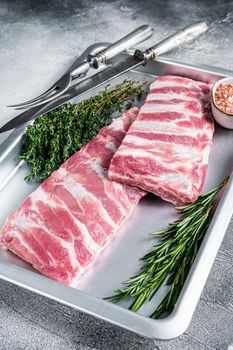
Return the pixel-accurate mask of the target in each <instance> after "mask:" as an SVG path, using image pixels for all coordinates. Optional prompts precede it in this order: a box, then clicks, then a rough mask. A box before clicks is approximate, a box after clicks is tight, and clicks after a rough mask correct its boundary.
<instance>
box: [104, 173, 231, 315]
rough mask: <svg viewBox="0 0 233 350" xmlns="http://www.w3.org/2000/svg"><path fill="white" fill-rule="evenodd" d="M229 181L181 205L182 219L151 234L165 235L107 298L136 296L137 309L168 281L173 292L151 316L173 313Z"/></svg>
mask: <svg viewBox="0 0 233 350" xmlns="http://www.w3.org/2000/svg"><path fill="white" fill-rule="evenodd" d="M227 181H228V178H227V179H226V180H224V181H223V182H222V183H221V184H220V185H219V186H218V187H216V188H214V189H213V190H211V191H209V192H208V193H206V194H205V195H203V196H200V197H199V199H198V200H197V201H196V202H195V203H193V204H189V205H185V206H182V207H177V210H178V212H179V213H180V214H181V216H180V218H179V219H177V220H176V221H174V222H172V223H171V224H169V225H168V227H167V228H166V229H164V230H162V231H157V232H152V233H151V235H153V236H161V240H160V242H159V244H157V245H155V246H154V247H153V249H152V250H151V251H150V252H149V253H147V254H146V255H145V256H144V257H143V258H142V259H141V260H142V261H143V266H142V268H141V270H140V272H139V273H138V274H136V275H135V276H133V277H131V278H129V279H128V280H127V281H124V282H123V284H124V285H126V287H125V288H123V289H118V290H116V291H115V292H116V294H115V295H113V296H111V297H107V298H106V299H107V300H109V301H112V302H115V303H117V302H119V301H122V300H125V299H133V303H132V304H131V306H130V307H129V309H130V310H132V311H135V312H137V311H138V310H139V309H140V308H141V306H142V305H143V304H144V302H145V301H146V300H151V298H152V297H153V296H154V295H155V293H156V292H157V290H158V289H159V288H160V287H161V285H162V284H163V283H166V284H167V285H169V286H170V289H169V292H168V293H167V295H166V296H165V298H164V299H163V300H162V302H161V303H160V305H159V306H158V307H157V309H156V310H155V311H154V312H153V313H152V315H151V317H152V318H158V317H160V316H161V315H162V314H164V313H165V312H171V311H172V310H173V308H174V306H175V304H176V302H177V299H178V297H179V294H180V292H181V289H182V287H183V285H184V283H185V280H186V278H187V275H188V273H189V271H190V268H191V266H192V264H193V262H194V259H195V257H196V255H197V252H198V249H199V246H200V244H201V242H202V239H203V237H204V235H205V233H206V231H207V229H208V226H209V223H210V218H211V212H212V210H211V209H212V206H213V202H214V199H215V198H216V196H217V194H218V192H219V191H220V190H221V189H222V188H223V187H224V185H225V184H226V182H227Z"/></svg>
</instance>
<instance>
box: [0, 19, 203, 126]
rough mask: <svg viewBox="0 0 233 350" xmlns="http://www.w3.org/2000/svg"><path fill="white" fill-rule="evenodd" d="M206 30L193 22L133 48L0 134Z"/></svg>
mask: <svg viewBox="0 0 233 350" xmlns="http://www.w3.org/2000/svg"><path fill="white" fill-rule="evenodd" d="M207 29H208V27H207V24H206V23H205V22H198V23H194V24H191V25H189V26H188V27H185V28H184V29H182V30H180V31H178V32H177V33H175V34H173V35H171V36H169V37H168V38H166V39H164V40H163V41H161V42H159V43H158V44H156V45H155V46H153V47H151V48H149V49H147V50H146V51H144V52H142V51H140V50H136V51H135V53H134V55H129V56H128V57H127V58H125V59H124V60H121V61H118V62H116V63H114V64H113V65H112V66H110V67H108V68H106V69H105V70H103V71H100V72H98V73H97V74H95V75H93V76H91V77H89V78H87V79H85V80H83V81H81V82H80V83H78V84H76V85H73V86H71V87H70V88H69V89H68V90H67V91H66V92H65V93H64V94H63V95H61V96H59V97H58V98H57V99H56V100H53V101H51V102H47V103H45V104H44V105H42V106H36V107H33V108H30V109H29V110H27V111H25V112H23V113H21V114H19V115H18V116H16V117H14V118H13V119H11V120H10V121H8V122H7V123H6V124H5V125H3V126H2V127H1V128H0V133H3V132H6V131H9V130H12V129H14V128H16V127H19V126H20V125H22V124H24V123H26V122H28V121H30V120H32V119H34V118H35V117H36V116H38V115H42V114H45V113H47V112H49V111H51V110H52V109H54V108H56V107H58V106H60V105H62V104H64V103H66V102H68V101H69V100H71V99H72V98H74V97H76V96H81V95H82V94H84V93H86V92H88V91H91V90H92V89H94V88H96V87H98V86H101V85H103V84H104V83H106V82H109V81H110V80H111V79H113V78H116V77H118V76H119V75H121V74H123V73H125V72H127V71H129V70H131V69H135V68H137V67H139V66H141V65H145V64H146V63H147V62H148V61H149V60H151V59H156V57H157V56H159V55H160V54H163V53H165V52H167V51H169V50H171V49H173V48H175V47H177V46H179V45H181V44H184V43H187V42H189V41H191V40H193V39H195V38H196V37H198V36H199V35H200V34H202V33H204V32H205V31H206V30H207Z"/></svg>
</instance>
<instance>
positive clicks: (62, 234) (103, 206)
mask: <svg viewBox="0 0 233 350" xmlns="http://www.w3.org/2000/svg"><path fill="white" fill-rule="evenodd" d="M137 113H138V109H137V108H132V109H130V110H129V111H127V112H125V113H124V114H123V116H122V117H121V118H118V119H116V120H114V121H113V123H112V124H111V125H110V126H107V127H105V128H103V129H102V130H101V131H100V132H99V134H98V135H97V136H96V137H95V138H93V139H92V140H91V141H90V142H89V143H87V144H86V145H85V146H84V147H83V148H82V149H81V150H80V151H79V152H77V153H75V154H74V155H73V156H72V157H71V158H69V159H68V160H67V161H66V162H65V163H64V164H63V165H62V166H61V167H60V168H59V169H58V170H57V171H55V172H54V173H53V174H52V175H51V176H50V178H48V179H47V180H46V181H45V182H44V183H43V184H42V185H41V186H39V187H38V189H37V190H36V191H35V192H33V193H32V194H31V195H30V196H28V197H27V198H26V199H25V201H24V202H23V204H22V205H21V206H20V207H19V208H18V209H16V210H15V211H14V212H13V213H11V214H10V215H9V216H8V218H7V220H6V223H5V225H4V227H3V228H2V229H1V231H0V244H1V246H2V247H3V248H4V249H9V250H11V251H12V252H14V253H15V254H16V255H18V256H19V257H21V258H22V259H24V260H26V261H27V262H29V263H30V264H32V265H33V266H34V267H35V268H36V269H37V270H38V271H40V272H41V273H42V274H44V275H46V276H48V277H50V278H53V279H55V280H57V281H60V282H62V283H64V284H67V285H74V284H75V282H76V279H77V277H79V276H80V275H81V274H82V273H83V272H84V270H86V269H87V268H88V267H89V266H90V264H91V263H92V262H93V260H94V259H95V258H96V257H97V256H98V254H99V253H100V251H101V249H102V248H103V247H104V246H105V245H106V243H107V242H108V241H109V239H110V238H111V236H112V235H113V233H114V232H115V231H116V230H117V229H118V228H119V227H120V225H121V224H122V223H123V222H124V221H125V220H126V219H127V218H128V217H129V216H130V214H131V212H132V210H133V209H134V208H135V206H136V205H137V203H138V201H139V200H140V198H141V197H142V196H143V195H144V194H145V192H144V191H142V190H140V189H138V188H136V187H132V186H128V185H124V184H123V185H121V184H119V183H117V182H112V181H109V180H108V179H107V168H108V167H109V163H110V160H111V158H112V156H113V154H114V152H115V151H116V149H117V147H118V146H119V145H120V143H121V141H122V139H123V137H124V136H125V134H126V131H127V130H128V128H129V126H130V125H131V123H132V122H133V120H134V119H135V117H136V115H137Z"/></svg>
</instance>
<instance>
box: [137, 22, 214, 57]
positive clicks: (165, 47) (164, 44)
mask: <svg viewBox="0 0 233 350" xmlns="http://www.w3.org/2000/svg"><path fill="white" fill-rule="evenodd" d="M207 29H208V26H207V24H206V23H205V22H197V23H193V24H191V25H189V26H187V27H185V28H183V29H182V30H180V31H178V32H177V33H175V34H173V35H171V36H169V37H168V38H166V39H164V40H163V41H160V42H159V43H158V44H156V45H155V46H153V47H151V48H149V49H147V50H146V51H145V52H141V51H140V50H136V51H135V56H136V57H139V58H141V59H144V60H145V61H148V60H150V59H152V58H156V57H157V56H159V55H161V54H163V53H165V52H168V51H170V50H172V49H174V48H176V47H178V46H179V45H182V44H185V43H187V42H189V41H192V40H194V39H195V38H197V37H198V36H199V35H201V34H202V33H204V32H205V31H206V30H207Z"/></svg>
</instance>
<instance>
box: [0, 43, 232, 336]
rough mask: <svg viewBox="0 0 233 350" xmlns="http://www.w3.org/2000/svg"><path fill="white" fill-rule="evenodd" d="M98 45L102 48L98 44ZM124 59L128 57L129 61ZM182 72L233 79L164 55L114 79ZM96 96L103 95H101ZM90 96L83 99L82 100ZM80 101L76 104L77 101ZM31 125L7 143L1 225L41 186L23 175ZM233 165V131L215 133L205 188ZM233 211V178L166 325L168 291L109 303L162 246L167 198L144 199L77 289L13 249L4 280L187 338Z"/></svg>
mask: <svg viewBox="0 0 233 350" xmlns="http://www.w3.org/2000/svg"><path fill="white" fill-rule="evenodd" d="M96 46H98V45H96ZM123 55H126V53H125V54H122V57H123ZM164 74H178V75H183V76H188V77H192V78H195V79H198V80H202V81H205V82H211V83H213V82H214V81H215V80H217V79H218V78H220V77H224V76H229V75H233V72H232V71H227V70H224V69H219V68H213V67H204V66H196V67H195V66H190V65H187V64H183V63H178V62H176V61H172V60H168V59H165V58H160V59H159V60H157V61H152V62H150V63H149V64H148V65H147V66H145V67H141V68H140V69H138V70H135V71H130V72H128V73H127V74H124V75H123V76H121V77H118V78H117V79H115V80H113V81H112V84H115V83H118V82H121V81H122V80H123V79H125V78H129V79H136V80H143V81H145V80H146V81H148V83H149V82H151V81H152V80H153V79H154V77H155V76H156V75H164ZM99 89H100V88H98V89H95V90H93V91H92V94H93V95H94V94H96V92H97V90H99ZM86 97H89V95H87V94H86V95H85V94H84V95H83V96H82V99H84V98H86ZM78 101H80V98H79V99H78V98H76V99H73V100H72V102H78ZM24 130H25V126H24V127H21V128H19V129H17V130H15V131H13V133H12V134H11V135H10V136H9V137H8V138H7V139H6V140H5V141H4V142H3V143H2V145H1V146H0V213H1V215H0V226H1V225H2V224H3V223H4V220H5V218H6V216H7V214H8V213H9V212H10V211H11V210H13V209H14V208H15V207H17V206H18V205H19V204H20V203H21V202H22V201H23V199H24V198H25V197H26V196H27V195H28V194H29V193H30V192H31V191H33V190H34V189H35V188H36V186H37V185H36V184H27V183H25V182H24V180H23V178H24V176H25V175H26V174H27V172H28V169H27V166H26V164H25V163H24V162H22V161H21V162H19V161H18V160H17V154H18V152H19V149H20V145H21V141H22V135H23V133H24ZM232 166H233V131H228V130H224V129H222V128H220V127H217V128H216V132H215V136H214V145H213V147H212V150H211V155H210V161H209V168H208V174H207V178H206V181H205V186H204V189H203V191H206V190H208V189H210V188H212V187H213V186H215V185H217V184H219V183H220V182H221V181H222V180H223V179H224V178H225V177H226V176H227V175H229V174H230V173H231V169H232ZM232 214H233V178H231V181H230V182H229V183H228V185H227V188H226V189H225V191H224V194H223V196H222V199H221V201H220V203H219V204H218V207H217V210H216V212H215V215H214V217H213V219H212V222H211V225H210V227H209V230H208V232H207V233H206V236H205V239H204V241H203V243H202V245H201V247H200V250H199V253H198V256H197V258H196V260H195V262H194V264H193V267H192V269H191V272H190V273H189V276H188V279H187V281H186V283H185V285H184V287H183V290H182V292H181V295H180V297H179V300H178V302H177V305H176V307H175V309H174V311H173V312H172V313H171V314H170V315H168V316H167V317H165V318H163V319H160V320H153V319H150V318H149V317H148V315H150V313H151V312H152V310H154V308H155V307H156V305H158V303H159V302H160V301H161V299H162V298H163V296H164V295H165V293H166V291H167V287H166V286H165V287H163V288H162V289H160V290H159V292H158V293H157V294H156V295H155V297H154V298H153V299H152V301H150V302H148V303H147V304H146V305H144V306H143V308H142V309H141V310H140V312H139V313H138V314H136V313H133V312H131V311H129V310H128V309H127V303H123V304H121V305H114V304H112V303H110V302H107V301H104V300H103V299H102V298H103V297H105V296H109V295H112V293H113V290H114V289H116V288H118V287H120V285H121V281H122V280H124V279H127V278H128V277H129V276H131V275H133V274H134V273H135V272H136V271H138V269H139V267H140V265H139V264H140V263H139V258H140V257H141V256H142V255H144V254H145V253H146V252H147V251H148V250H149V249H150V248H151V247H152V245H153V244H154V243H155V239H154V238H150V237H149V236H148V233H149V232H150V231H152V230H157V229H161V228H163V227H165V226H166V225H167V223H168V222H170V221H171V220H173V219H174V218H175V216H176V212H175V209H174V207H173V206H172V205H171V204H169V203H167V202H164V201H162V200H161V199H160V198H158V197H156V196H152V195H147V196H146V197H145V198H144V199H142V200H141V202H140V204H139V205H138V206H137V208H136V209H135V211H134V213H133V215H132V216H131V218H130V219H129V220H128V221H127V222H126V223H125V224H124V225H123V227H122V228H121V229H120V230H119V231H118V232H117V234H116V235H115V236H114V237H113V238H112V240H111V242H110V243H109V245H108V246H107V247H106V249H105V250H104V251H103V252H102V253H101V255H100V256H99V258H98V259H97V261H96V262H95V263H94V265H93V266H92V267H91V268H90V269H89V270H88V271H87V272H86V273H85V274H84V275H83V276H82V277H81V278H80V280H79V283H78V287H77V289H74V288H71V287H67V286H64V285H62V284H59V283H57V282H55V281H53V280H51V279H49V278H46V277H44V276H42V275H40V274H39V273H37V272H36V271H34V270H33V268H32V267H31V266H29V265H28V264H27V263H25V262H24V261H22V260H21V259H19V258H17V257H16V256H14V255H13V254H12V253H10V252H4V251H0V277H1V278H2V279H4V280H7V281H10V282H12V283H14V284H17V285H19V286H21V287H24V288H27V289H29V290H31V291H33V292H36V293H38V294H41V295H44V296H46V297H48V298H51V299H54V300H56V301H58V302H60V303H63V304H66V305H68V306H70V307H73V308H75V309H77V310H80V311H83V312H85V313H88V314H91V315H94V316H96V317H99V318H101V319H104V320H106V321H108V322H111V323H113V324H116V325H118V326H121V327H123V328H126V329H128V330H131V331H133V332H136V333H139V334H141V335H144V336H148V337H151V338H156V339H171V338H174V337H177V336H179V335H180V334H181V333H183V332H184V331H185V330H186V328H187V327H188V325H189V322H190V320H191V318H192V315H193V312H194V310H195V307H196V305H197V302H198V299H199V297H200V295H201V292H202V290H203V288H204V285H205V282H206V280H207V277H208V274H209V272H210V270H211V267H212V264H213V262H214V259H215V257H216V254H217V252H218V249H219V247H220V244H221V242H222V239H223V237H224V234H225V232H226V229H227V226H228V224H229V221H230V219H231V216H232Z"/></svg>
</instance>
